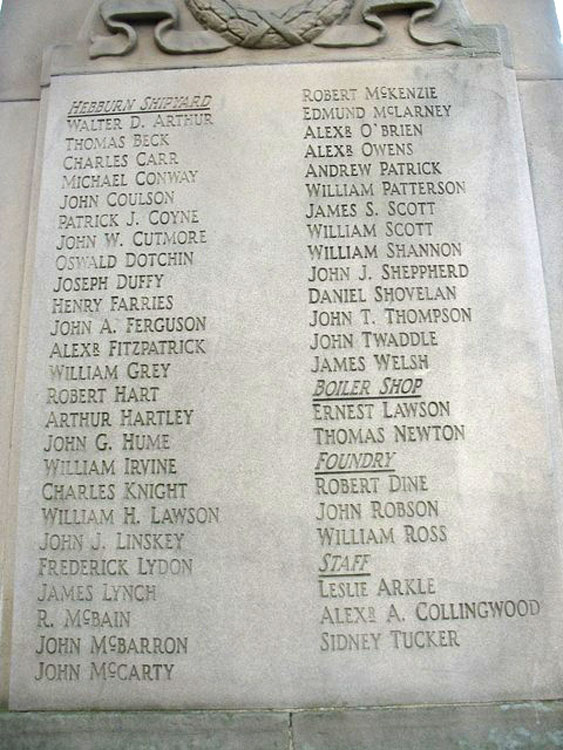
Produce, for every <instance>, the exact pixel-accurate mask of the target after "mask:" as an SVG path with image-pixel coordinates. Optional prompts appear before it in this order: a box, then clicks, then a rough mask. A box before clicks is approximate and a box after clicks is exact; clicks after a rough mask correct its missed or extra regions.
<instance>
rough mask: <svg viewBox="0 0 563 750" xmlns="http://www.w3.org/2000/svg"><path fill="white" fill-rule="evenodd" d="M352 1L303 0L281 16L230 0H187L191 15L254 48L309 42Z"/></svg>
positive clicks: (347, 9) (338, 18)
mask: <svg viewBox="0 0 563 750" xmlns="http://www.w3.org/2000/svg"><path fill="white" fill-rule="evenodd" d="M354 2H355V0H305V2H302V3H300V4H299V5H295V6H293V7H291V8H288V9H287V10H286V11H285V12H283V13H281V14H280V15H278V14H276V13H268V12H266V11H258V10H253V9H250V8H246V7H244V6H243V5H240V4H237V3H232V2H229V0H186V5H187V6H188V8H189V10H190V12H191V13H192V15H193V16H194V18H195V19H196V20H197V21H198V22H199V23H200V24H201V25H202V26H203V27H204V28H206V29H213V31H216V32H218V33H219V34H221V36H222V37H224V38H225V39H227V40H228V41H229V42H230V43H231V44H235V45H240V46H241V47H253V48H257V49H272V48H280V47H293V46H295V45H298V44H305V43H307V42H311V41H312V40H313V39H315V37H317V36H319V34H322V32H323V31H324V30H325V29H326V28H327V27H328V26H332V24H334V23H338V22H339V21H342V20H343V19H344V18H345V17H346V16H347V15H348V13H349V12H350V10H351V8H352V6H353V5H354Z"/></svg>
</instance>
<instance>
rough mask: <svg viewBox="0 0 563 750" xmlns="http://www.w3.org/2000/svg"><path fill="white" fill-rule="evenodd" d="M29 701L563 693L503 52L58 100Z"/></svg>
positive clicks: (530, 278)
mask: <svg viewBox="0 0 563 750" xmlns="http://www.w3.org/2000/svg"><path fill="white" fill-rule="evenodd" d="M43 121H44V132H43V138H44V142H45V150H44V157H43V163H42V172H41V174H42V176H41V187H40V194H39V203H38V210H37V215H36V217H35V220H34V221H35V224H36V226H37V232H36V237H35V242H34V250H33V253H32V255H31V256H30V268H29V288H30V291H31V303H30V313H29V331H28V336H27V341H28V344H27V354H26V362H25V368H24V369H25V389H24V390H25V396H24V403H23V420H22V422H23V428H22V435H21V446H22V449H21V473H20V480H19V536H18V561H17V582H16V587H17V592H16V612H15V618H14V622H15V623H16V626H15V628H14V635H13V639H14V652H13V667H12V688H11V692H12V707H14V708H18V709H30V708H69V709H70V708H127V707H130V708H162V707H165V708H178V707H221V708H249V707H288V706H290V707H318V706H342V705H355V706H366V705H378V704H387V703H417V702H418V703H420V702H422V703H433V702H439V703H444V702H447V703H449V702H472V701H494V700H506V699H518V700H519V699H525V698H530V699H543V698H553V697H556V696H557V695H558V694H559V693H560V690H561V677H562V664H561V651H560V623H561V615H562V606H561V605H562V600H561V580H560V570H561V560H560V546H559V541H558V540H559V526H558V524H559V523H560V517H559V515H558V514H559V510H558V508H559V506H558V502H559V483H558V482H559V476H558V473H557V472H558V471H559V467H560V465H561V464H560V462H559V454H558V453H557V452H556V450H555V449H554V447H553V446H554V444H555V445H559V444H560V433H559V426H558V422H557V421H556V413H557V411H556V408H555V404H556V399H555V391H554V382H553V369H552V364H551V352H550V347H549V331H548V327H547V323H546V309H545V298H544V291H543V281H542V275H541V263H540V259H539V252H538V245H537V233H536V226H535V220H534V213H533V206H532V201H531V196H530V189H529V180H528V173H527V166H526V160H525V154H524V148H523V143H522V134H521V125H520V119H519V110H518V106H517V99H516V94H515V87H514V79H513V75H512V73H510V72H508V71H507V70H506V69H505V68H504V67H503V65H502V62H501V61H500V59H498V58H490V59H475V60H471V59H461V58H460V59H452V60H449V61H445V60H418V61H403V62H384V63H382V62H379V63H377V64H375V63H370V62H355V63H350V64H347V65H342V64H331V63H319V64H315V65H276V66H258V67H255V68H235V67H232V68H229V67H225V68H222V69H219V68H215V69H207V70H205V69H194V70H188V69H187V70H175V71H172V70H169V71H164V72H163V71H159V72H154V71H153V72H138V73H123V74H119V75H116V74H112V75H102V74H94V75H89V76H61V77H56V78H54V79H53V81H52V84H51V86H50V89H49V90H48V93H46V95H45V98H44V102H43Z"/></svg>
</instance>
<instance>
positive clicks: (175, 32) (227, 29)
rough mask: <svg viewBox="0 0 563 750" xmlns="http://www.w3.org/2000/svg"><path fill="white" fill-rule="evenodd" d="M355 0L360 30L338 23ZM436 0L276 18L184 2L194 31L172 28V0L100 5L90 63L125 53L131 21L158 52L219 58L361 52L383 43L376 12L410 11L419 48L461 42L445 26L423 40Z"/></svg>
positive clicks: (345, 2)
mask: <svg viewBox="0 0 563 750" xmlns="http://www.w3.org/2000/svg"><path fill="white" fill-rule="evenodd" d="M356 2H360V3H361V9H360V12H361V18H362V20H363V24H358V23H355V24H354V23H343V22H344V21H345V20H346V19H347V17H348V16H349V14H350V12H351V10H352V8H353V6H354V5H355V3H356ZM442 2H443V0H303V1H302V2H301V3H299V4H297V5H294V6H292V7H290V8H288V9H286V10H284V11H281V12H273V11H263V10H255V9H253V8H249V7H247V6H245V5H243V4H242V3H239V2H231V0H185V3H186V6H187V7H188V9H189V11H190V12H191V14H192V15H193V17H194V18H195V19H196V20H197V21H198V23H200V24H201V26H202V27H203V28H202V30H200V31H182V30H181V29H179V24H180V16H179V11H178V7H177V5H176V3H175V2H174V0H104V2H102V4H101V6H100V15H101V17H102V19H103V21H104V23H105V25H106V26H107V28H108V29H109V30H110V31H112V32H114V34H113V35H112V36H95V37H94V38H93V39H92V45H91V48H90V57H101V56H103V55H126V54H128V53H129V52H131V51H132V50H133V49H134V48H135V46H136V45H137V32H136V31H135V29H134V27H133V26H132V23H133V22H135V21H140V22H153V21H155V22H156V26H155V30H154V36H155V41H156V44H157V45H158V47H159V49H160V50H162V51H163V52H166V53H169V54H189V53H198V52H199V53H201V52H219V51H221V50H224V49H227V48H228V47H232V46H234V45H240V46H242V47H247V48H255V49H279V48H284V47H294V46H296V45H300V44H314V45H316V46H320V47H367V46H372V45H374V44H377V43H378V42H380V41H381V40H382V39H384V38H385V36H386V34H387V30H386V27H385V24H384V22H383V21H382V20H381V18H380V15H379V14H380V13H383V12H385V11H393V10H395V11H396V10H404V11H410V12H412V15H411V18H410V21H409V27H408V28H409V34H410V35H411V37H412V38H413V39H414V40H415V41H417V42H419V43H420V44H440V43H450V44H461V36H460V32H459V29H458V25H457V24H456V23H455V22H451V21H450V22H447V23H443V24H441V25H437V26H435V27H434V33H433V34H432V37H431V38H429V37H428V36H425V35H424V34H422V33H421V32H420V31H419V22H420V21H423V20H427V19H429V18H433V17H434V16H436V14H437V13H438V11H439V10H440V7H441V5H442Z"/></svg>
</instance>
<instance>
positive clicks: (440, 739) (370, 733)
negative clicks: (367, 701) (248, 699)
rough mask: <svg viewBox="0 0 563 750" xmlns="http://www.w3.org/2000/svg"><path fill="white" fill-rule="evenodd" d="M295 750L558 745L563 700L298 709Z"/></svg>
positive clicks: (539, 748)
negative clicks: (357, 709)
mask: <svg viewBox="0 0 563 750" xmlns="http://www.w3.org/2000/svg"><path fill="white" fill-rule="evenodd" d="M292 727H293V743H294V744H293V747H294V750H351V748H353V750H407V748H408V750H430V748H431V749H432V750H454V748H455V750H556V748H562V747H563V704H561V703H537V704H521V705H498V706H437V707H430V706H425V707H424V708H414V707H413V708H405V709H397V708H389V709H380V710H366V711H327V712H324V713H321V712H315V713H297V714H294V715H293V717H292Z"/></svg>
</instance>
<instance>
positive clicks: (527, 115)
mask: <svg viewBox="0 0 563 750" xmlns="http://www.w3.org/2000/svg"><path fill="white" fill-rule="evenodd" d="M519 91H520V101H521V104H522V115H523V118H524V127H525V131H526V143H527V147H528V154H529V159H530V172H531V176H532V186H533V190H534V200H535V205H536V212H537V216H538V230H539V234H540V240H541V246H542V256H543V265H544V274H545V284H546V289H547V296H548V302H549V314H550V320H551V330H552V341H553V350H554V356H555V364H556V370H557V377H558V383H559V396H560V399H563V335H562V334H561V332H562V331H563V297H562V293H561V290H562V289H563V253H562V252H561V236H562V232H563V201H562V200H561V193H562V188H563V184H562V175H563V128H562V127H561V122H562V113H563V82H562V81H521V82H520V84H519Z"/></svg>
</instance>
